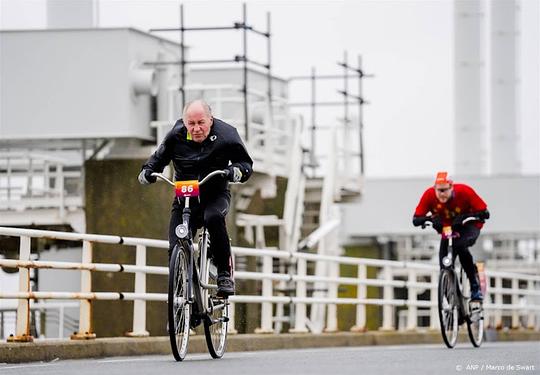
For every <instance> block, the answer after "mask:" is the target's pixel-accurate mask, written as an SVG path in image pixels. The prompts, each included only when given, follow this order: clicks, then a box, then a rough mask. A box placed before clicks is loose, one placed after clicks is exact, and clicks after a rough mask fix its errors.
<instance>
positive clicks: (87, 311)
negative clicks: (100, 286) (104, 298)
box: [71, 241, 96, 340]
mask: <svg viewBox="0 0 540 375" xmlns="http://www.w3.org/2000/svg"><path fill="white" fill-rule="evenodd" d="M92 252H93V251H92V242H90V241H83V247H82V263H92ZM91 292H92V272H91V271H87V270H82V271H81V293H91ZM92 331H93V330H92V302H91V301H90V300H89V299H87V300H85V299H81V302H80V307H79V332H75V333H73V334H72V335H71V339H72V340H87V339H95V338H96V334H95V333H94V332H92Z"/></svg>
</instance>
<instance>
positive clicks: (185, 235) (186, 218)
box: [152, 170, 225, 315]
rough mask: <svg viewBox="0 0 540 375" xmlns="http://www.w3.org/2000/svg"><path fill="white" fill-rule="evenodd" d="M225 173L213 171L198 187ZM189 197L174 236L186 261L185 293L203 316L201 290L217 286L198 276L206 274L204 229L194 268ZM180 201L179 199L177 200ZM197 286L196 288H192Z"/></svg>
mask: <svg viewBox="0 0 540 375" xmlns="http://www.w3.org/2000/svg"><path fill="white" fill-rule="evenodd" d="M224 174H225V172H224V171H221V170H217V171H213V172H212V173H209V174H208V175H207V176H206V177H205V178H203V179H202V180H201V181H200V182H199V186H201V185H204V184H205V183H206V182H207V181H208V180H210V179H211V178H212V177H214V176H216V175H224ZM152 175H153V176H155V177H159V178H160V179H162V180H163V181H165V182H167V183H169V185H172V186H176V185H175V183H174V182H172V181H171V180H169V179H168V178H167V177H165V176H163V175H162V174H160V173H153V174H152ZM190 198H191V197H189V196H188V197H185V198H184V199H185V203H184V209H183V210H182V223H181V224H179V225H178V226H177V227H176V229H175V232H176V235H177V236H178V242H179V244H180V245H181V246H182V248H183V249H185V251H186V255H187V257H188V258H189V259H188V285H187V291H188V296H190V303H193V302H195V303H196V306H197V312H198V314H201V315H205V314H207V313H208V307H207V306H205V305H206V303H205V301H203V298H202V293H201V289H217V285H210V284H207V283H205V282H203V281H202V280H201V278H200V275H205V274H206V266H207V265H206V259H207V255H208V254H207V251H208V232H207V230H206V228H203V232H202V236H203V237H202V241H201V244H202V249H199V260H200V262H201V263H200V265H199V268H198V269H197V267H195V259H194V258H195V257H194V254H195V250H194V246H193V233H192V232H191V228H190V225H189V224H190V219H191V208H190V207H189V203H190ZM177 199H178V200H179V201H180V198H177ZM194 285H195V286H197V287H194Z"/></svg>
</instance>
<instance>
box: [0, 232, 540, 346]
mask: <svg viewBox="0 0 540 375" xmlns="http://www.w3.org/2000/svg"><path fill="white" fill-rule="evenodd" d="M0 235H4V236H15V237H19V238H20V251H19V259H18V260H14V259H1V260H0V266H2V267H18V268H19V280H20V281H19V290H18V291H3V290H2V291H0V298H9V299H19V302H18V308H17V325H16V335H15V340H20V341H24V340H27V339H28V336H29V333H30V331H29V311H30V306H29V305H30V299H74V300H80V312H79V331H78V333H77V334H76V335H74V336H72V337H73V338H78V337H82V338H89V337H94V336H95V335H93V332H91V319H92V318H91V304H92V300H96V299H101V300H133V301H135V302H134V308H133V330H132V332H130V333H129V335H131V336H146V335H148V332H147V331H146V328H145V327H146V305H145V303H146V301H166V299H167V296H166V294H165V293H147V292H146V275H147V274H160V275H166V274H167V272H168V271H167V268H166V267H156V266H147V265H146V248H147V247H153V248H163V249H166V248H168V242H167V241H162V240H153V239H144V238H132V237H120V236H106V235H94V234H79V233H66V232H52V231H41V230H30V229H18V228H5V227H0ZM31 237H36V238H52V239H58V240H68V241H82V242H83V250H82V262H81V263H73V262H49V261H31V260H29V257H30V238H31ZM93 243H109V244H121V245H123V246H128V247H135V248H136V260H135V264H134V265H125V264H103V263H93V262H92V244H93ZM233 254H234V255H235V256H254V257H259V258H262V271H256V272H247V271H243V272H240V271H238V272H235V277H236V279H238V280H252V281H262V282H263V283H264V285H263V288H262V289H261V293H260V294H259V295H236V296H232V297H231V302H232V309H231V311H232V318H231V323H230V329H231V330H232V331H234V329H235V328H234V305H235V303H257V304H267V305H266V306H270V307H272V304H288V305H290V307H291V311H294V314H293V315H292V317H291V318H292V319H291V321H290V325H291V331H293V332H309V331H311V332H320V331H321V330H325V331H333V330H336V329H337V314H335V308H336V306H337V305H355V306H356V316H355V322H354V325H353V326H352V327H351V328H350V329H351V330H365V329H366V327H367V324H366V323H367V322H366V306H368V305H375V306H381V308H382V324H381V325H380V327H379V328H380V329H388V330H390V329H395V323H394V321H395V318H396V316H397V310H396V309H397V308H407V311H408V312H407V329H415V328H416V322H417V319H418V309H429V310H430V327H431V328H436V327H438V318H437V307H436V298H437V297H436V295H437V293H436V291H437V282H436V280H437V276H438V267H437V266H436V265H433V264H427V263H420V262H406V261H391V260H380V259H364V258H353V257H343V256H333V255H318V254H311V253H305V252H289V251H284V250H269V249H257V248H241V247H233ZM274 259H282V260H284V261H285V262H286V263H288V264H293V265H295V266H296V267H295V268H296V273H295V274H288V273H275V272H273V268H272V263H273V260H274ZM310 262H311V263H315V262H319V263H324V264H327V265H338V267H335V268H334V269H337V270H338V273H337V274H334V275H332V276H318V275H316V274H309V273H308V269H311V268H316V267H309V266H308V264H309V263H310ZM339 265H349V266H354V267H356V271H357V275H356V277H344V276H340V274H339ZM371 267H373V268H375V269H376V270H377V271H378V272H377V277H376V278H368V277H367V274H368V272H367V270H368V268H371ZM29 268H48V269H72V270H79V271H80V272H81V291H80V292H78V293H73V292H40V291H31V290H29V272H28V269H29ZM99 271H106V272H130V273H135V285H134V292H133V293H132V292H92V290H91V277H92V276H91V275H92V272H99ZM404 275H405V276H404ZM486 276H487V279H488V285H490V284H491V285H493V286H492V287H488V296H487V298H486V301H485V304H484V307H485V309H486V313H487V315H488V322H489V324H490V325H491V326H493V327H502V326H503V315H505V314H506V313H505V312H508V313H510V317H511V323H510V326H511V327H513V328H516V327H518V326H520V325H524V326H526V327H527V328H534V329H539V327H540V319H539V317H540V315H539V314H540V277H538V276H532V275H526V274H518V273H507V272H489V271H488V272H486ZM403 277H404V280H402V279H400V278H403ZM423 278H429V281H424V280H422V279H423ZM279 281H285V282H287V283H290V284H292V285H294V293H293V295H290V296H288V295H283V293H282V291H279V290H277V288H274V283H275V282H279ZM315 283H318V284H319V285H321V284H323V285H326V286H328V290H329V292H327V293H326V294H325V293H323V294H322V295H321V293H319V295H316V296H315V295H310V290H312V289H313V288H312V286H313V285H315ZM505 284H509V285H510V287H505V286H504V285H505ZM340 285H352V286H355V287H356V296H355V297H353V298H342V297H339V296H338V295H337V294H335V295H332V293H331V292H330V291H331V290H332V286H333V287H334V288H335V289H337V287H338V286H340ZM368 287H374V288H377V289H379V290H382V296H380V297H381V298H368V297H367V289H368ZM396 288H404V289H406V290H407V294H408V296H407V298H396V297H395V289H396ZM425 291H430V293H429V295H430V296H429V299H427V300H421V299H419V298H418V296H419V295H420V294H423V292H425ZM268 304H269V305H268ZM315 305H321V306H322V307H323V312H324V311H326V312H327V315H326V324H325V325H324V327H319V326H317V325H314V324H313V322H312V321H310V319H309V318H308V316H307V306H311V307H313V306H315ZM333 311H334V313H333ZM274 323H275V321H274V320H273V317H272V308H270V309H268V308H265V309H261V317H260V329H259V330H258V331H259V332H274V329H273V324H274Z"/></svg>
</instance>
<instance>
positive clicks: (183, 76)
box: [178, 4, 186, 111]
mask: <svg viewBox="0 0 540 375" xmlns="http://www.w3.org/2000/svg"><path fill="white" fill-rule="evenodd" d="M185 84H186V58H185V55H184V4H180V87H179V89H178V91H180V95H182V101H181V103H182V108H180V111H183V110H184V106H185V105H186V91H185V89H184V86H185Z"/></svg>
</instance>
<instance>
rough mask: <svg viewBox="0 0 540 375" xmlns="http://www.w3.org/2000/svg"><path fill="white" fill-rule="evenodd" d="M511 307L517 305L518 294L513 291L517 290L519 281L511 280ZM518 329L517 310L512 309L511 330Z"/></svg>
mask: <svg viewBox="0 0 540 375" xmlns="http://www.w3.org/2000/svg"><path fill="white" fill-rule="evenodd" d="M512 289H513V292H512V305H517V304H518V303H519V294H516V293H515V290H517V289H519V279H517V278H513V279H512ZM517 328H519V310H518V309H516V308H513V309H512V329H517Z"/></svg>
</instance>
